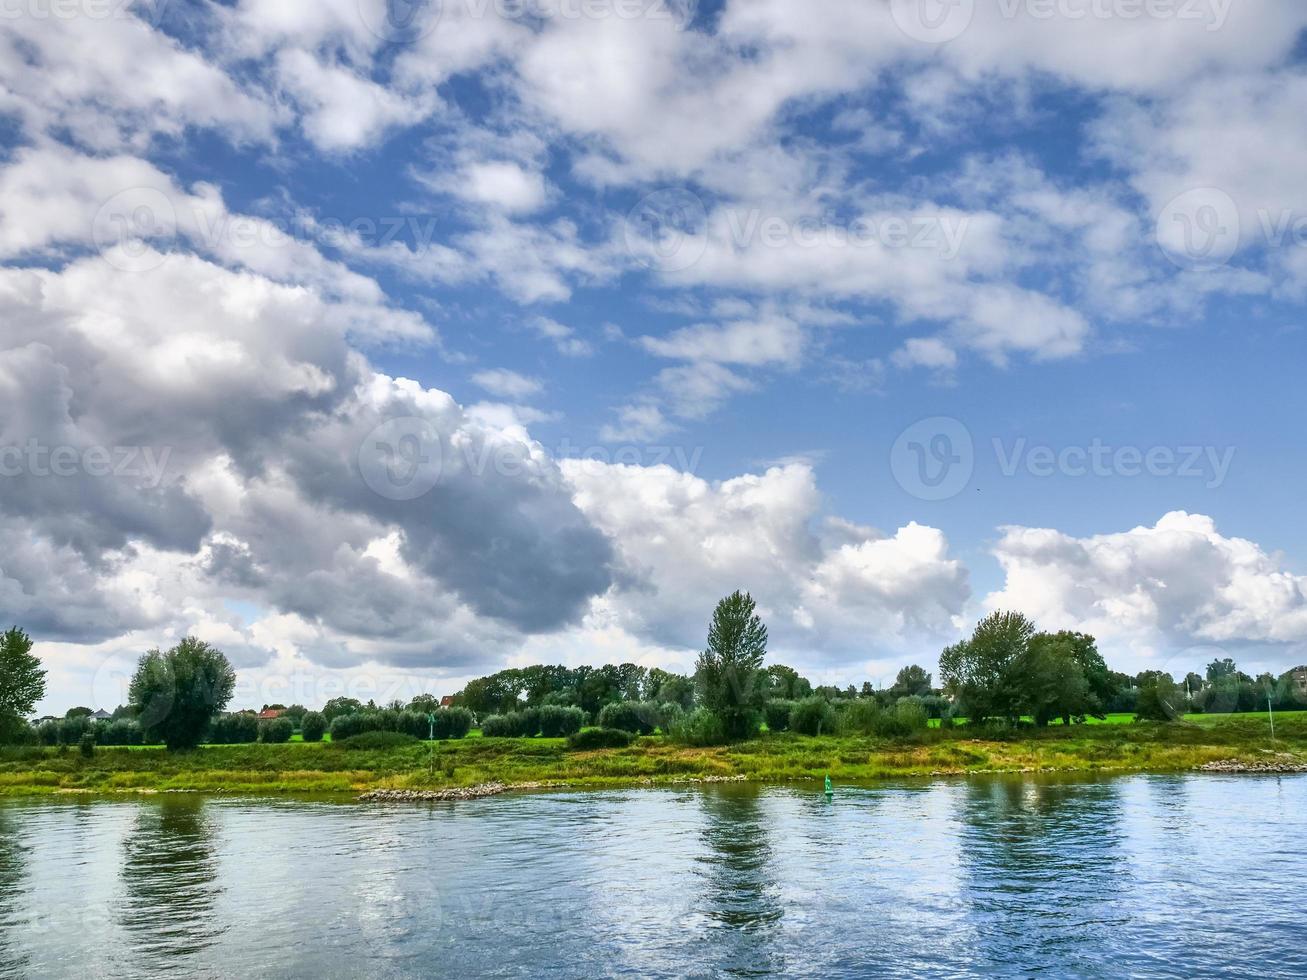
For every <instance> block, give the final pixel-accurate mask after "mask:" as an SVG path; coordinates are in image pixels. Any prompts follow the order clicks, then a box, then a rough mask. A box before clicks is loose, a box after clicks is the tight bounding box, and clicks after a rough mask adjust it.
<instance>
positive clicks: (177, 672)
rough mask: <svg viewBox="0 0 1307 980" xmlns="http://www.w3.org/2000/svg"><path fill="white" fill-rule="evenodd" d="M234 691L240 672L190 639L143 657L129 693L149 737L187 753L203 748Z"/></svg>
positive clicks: (219, 651)
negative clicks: (214, 720)
mask: <svg viewBox="0 0 1307 980" xmlns="http://www.w3.org/2000/svg"><path fill="white" fill-rule="evenodd" d="M235 688H236V671H234V670H233V669H232V666H231V664H230V663H229V662H228V660H227V657H226V656H225V655H224V654H223V652H222V651H221V650H217V649H215V648H213V647H211V646H209V644H207V643H205V642H204V641H203V640H197V639H196V638H195V637H193V636H188V637H186V638H185V639H184V640H182V641H181V642H180V643H178V644H177V645H176V646H175V647H173V648H172V649H171V650H169V651H168V652H166V653H160V652H159V651H158V650H151V651H150V652H149V653H147V654H146V655H145V656H143V657H142V658H141V660H140V663H139V664H138V665H137V667H136V674H135V676H134V677H132V684H131V687H130V688H129V692H130V695H131V700H132V704H133V705H135V706H136V708H137V719H138V721H139V722H140V725H141V728H142V730H143V731H144V732H145V734H146V736H147V737H148V738H150V739H157V740H159V741H161V742H163V743H164V744H165V745H166V746H168V748H170V749H189V748H194V747H195V746H196V745H199V744H200V739H201V738H202V737H203V736H204V731H205V729H206V728H207V727H208V725H209V721H210V720H211V719H212V718H213V716H214V715H215V714H217V713H218V712H219V711H222V710H223V709H224V708H226V707H227V702H229V701H230V700H231V696H232V692H233V691H234V690H235Z"/></svg>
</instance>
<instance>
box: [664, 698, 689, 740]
mask: <svg viewBox="0 0 1307 980" xmlns="http://www.w3.org/2000/svg"><path fill="white" fill-rule="evenodd" d="M684 717H685V709H684V708H682V707H681V705H680V703H679V702H676V701H664V702H663V703H662V704H660V705H659V706H658V727H659V728H661V729H662V731H663V734H664V735H666V734H668V733H669V732H670V731H671V730H672V726H673V725H676V724H678V723H679V722H680V721H681V719H682V718H684Z"/></svg>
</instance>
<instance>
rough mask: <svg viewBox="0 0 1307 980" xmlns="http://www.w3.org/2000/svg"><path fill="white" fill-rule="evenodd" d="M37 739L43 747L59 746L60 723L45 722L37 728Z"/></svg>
mask: <svg viewBox="0 0 1307 980" xmlns="http://www.w3.org/2000/svg"><path fill="white" fill-rule="evenodd" d="M36 737H37V738H38V739H39V740H40V742H41V744H42V745H58V744H59V722H57V721H43V722H41V724H39V725H37V726H36Z"/></svg>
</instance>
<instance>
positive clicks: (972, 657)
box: [939, 612, 1035, 724]
mask: <svg viewBox="0 0 1307 980" xmlns="http://www.w3.org/2000/svg"><path fill="white" fill-rule="evenodd" d="M1034 635H1035V627H1034V624H1033V623H1031V622H1030V620H1028V619H1026V617H1025V616H1023V615H1021V614H1020V613H1013V612H996V613H993V614H992V615H990V616H988V617H986V618H985V619H983V620H981V621H980V623H979V625H977V626H976V630H975V632H974V633H973V634H972V636H971V639H969V640H964V641H963V642H961V643H958V644H956V645H955V646H951V647H949V648H948V649H946V650H945V651H944V652H943V653H942V654H941V655H940V658H939V670H940V676H941V679H942V680H943V682H944V687H945V689H946V690H947V691H948V692H949V693H950V694H952V695H953V696H954V697H956V698H957V699H958V700H959V701H961V703H962V705H963V710H964V711H966V713H967V716H968V717H969V718H971V719H972V720H973V721H977V722H979V721H982V720H985V719H989V718H1003V719H1006V720H1008V721H1009V722H1011V723H1012V724H1016V722H1017V720H1018V719H1019V718H1020V717H1021V708H1022V692H1021V684H1020V670H1021V667H1022V665H1023V663H1024V661H1025V658H1026V652H1027V649H1028V647H1029V644H1030V640H1031V638H1032V637H1033V636H1034Z"/></svg>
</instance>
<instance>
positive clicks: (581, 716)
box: [540, 704, 585, 738]
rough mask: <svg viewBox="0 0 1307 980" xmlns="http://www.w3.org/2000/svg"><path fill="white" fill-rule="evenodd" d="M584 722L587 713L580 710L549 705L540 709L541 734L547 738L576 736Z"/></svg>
mask: <svg viewBox="0 0 1307 980" xmlns="http://www.w3.org/2000/svg"><path fill="white" fill-rule="evenodd" d="M584 722H585V712H584V711H582V710H581V709H580V708H573V707H563V706H562V705H557V704H547V705H545V706H544V707H543V708H541V709H540V734H541V735H543V736H545V738H562V737H564V736H567V735H575V734H576V733H577V732H579V731H580V730H581V725H582V724H583V723H584Z"/></svg>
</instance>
